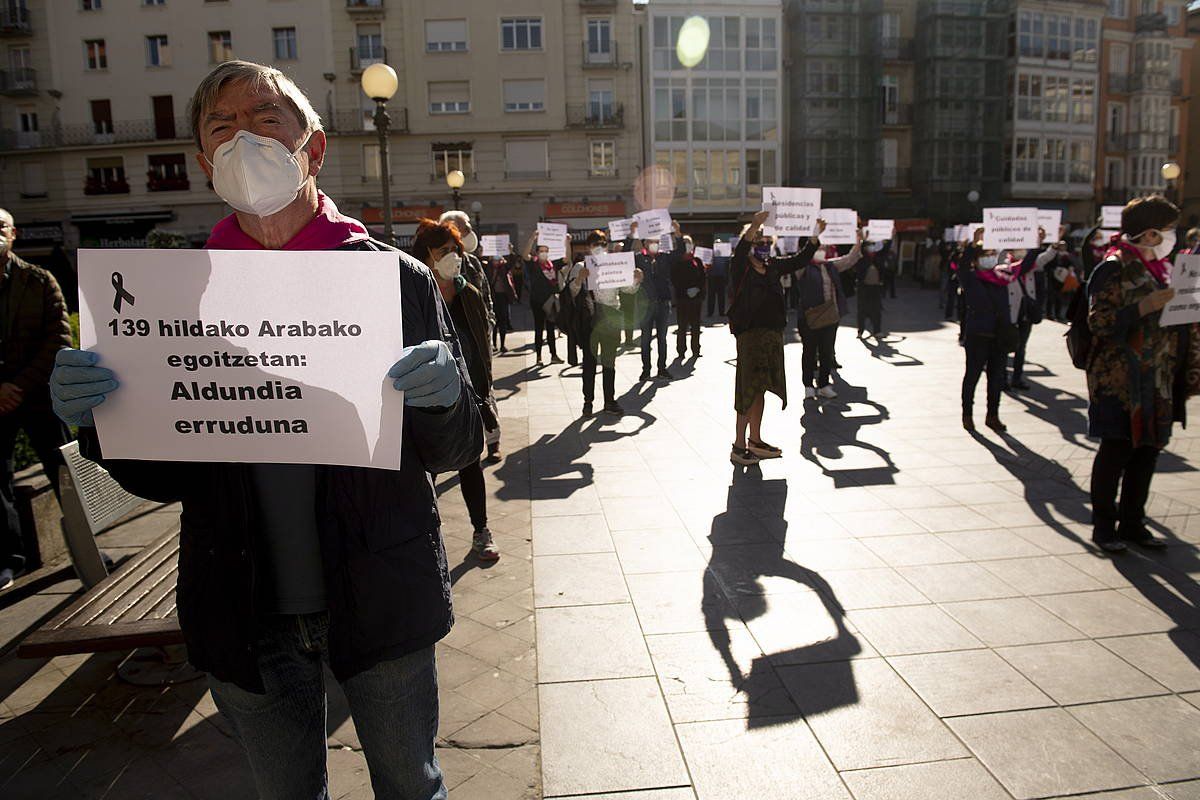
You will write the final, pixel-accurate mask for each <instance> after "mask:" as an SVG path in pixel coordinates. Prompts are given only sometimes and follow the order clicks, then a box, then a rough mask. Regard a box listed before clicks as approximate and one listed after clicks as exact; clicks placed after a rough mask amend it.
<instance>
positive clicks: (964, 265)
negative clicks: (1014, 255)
mask: <svg viewBox="0 0 1200 800" xmlns="http://www.w3.org/2000/svg"><path fill="white" fill-rule="evenodd" d="M1015 276H1016V271H1015V265H1013V264H1010V263H1009V262H1008V261H1007V258H1006V257H1005V254H1003V253H997V252H996V251H994V250H984V249H983V229H982V228H980V229H979V230H977V231H976V233H975V239H974V242H973V243H972V244H970V245H967V246H966V247H965V248H963V252H962V256H961V258H960V261H959V265H958V280H959V285H960V286H961V287H962V289H961V291H962V297H963V306H964V310H965V313H964V315H963V322H962V343H963V347H964V348H965V349H966V371H965V373H964V374H963V382H962V413H963V416H962V421H963V428H964V429H965V430H968V431H974V430H975V417H974V405H975V387H976V386H978V385H979V377H980V376H981V375H983V374H984V373H985V372H986V373H987V418H986V420H985V422H984V424H985V425H987V426H988V427H989V428H991V429H992V430H994V431H996V432H997V433H1004V432H1005V431H1006V430H1008V428H1007V427H1006V426H1005V425H1004V423H1002V422H1001V421H1000V396H1001V394H1002V393H1003V391H1004V371H1005V365H1006V364H1007V361H1008V354H1009V352H1011V351H1012V350H1013V349H1015V348H1016V339H1017V330H1016V320H1015V319H1013V316H1012V310H1011V307H1010V305H1009V301H1008V285H1009V284H1010V283H1011V282H1012V281H1013V280H1014V279H1015Z"/></svg>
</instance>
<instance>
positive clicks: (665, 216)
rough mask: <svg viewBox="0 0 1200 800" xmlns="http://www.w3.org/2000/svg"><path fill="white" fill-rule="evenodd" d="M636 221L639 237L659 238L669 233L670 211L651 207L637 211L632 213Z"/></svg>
mask: <svg viewBox="0 0 1200 800" xmlns="http://www.w3.org/2000/svg"><path fill="white" fill-rule="evenodd" d="M633 221H634V222H636V223H637V233H636V234H635V235H636V236H637V238H639V239H659V238H661V237H663V236H667V235H670V233H671V212H670V211H668V210H667V209H665V208H652V209H650V210H649V211H639V212H638V213H636V214H634V215H633Z"/></svg>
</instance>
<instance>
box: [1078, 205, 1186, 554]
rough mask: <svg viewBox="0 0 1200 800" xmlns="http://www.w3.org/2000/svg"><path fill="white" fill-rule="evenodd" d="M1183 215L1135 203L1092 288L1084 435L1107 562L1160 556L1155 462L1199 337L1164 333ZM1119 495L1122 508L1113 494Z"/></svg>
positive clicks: (1179, 406) (1180, 416) (1180, 407)
mask: <svg viewBox="0 0 1200 800" xmlns="http://www.w3.org/2000/svg"><path fill="white" fill-rule="evenodd" d="M1178 219H1179V209H1178V208H1176V206H1175V205H1174V204H1173V203H1171V202H1169V201H1168V200H1166V199H1165V198H1164V197H1162V196H1161V195H1152V196H1150V197H1145V198H1139V199H1137V200H1133V201H1131V202H1130V203H1129V204H1128V205H1126V206H1125V208H1124V210H1123V211H1122V212H1121V231H1120V238H1119V239H1118V240H1117V241H1115V242H1114V243H1113V246H1112V247H1111V248H1110V249H1109V252H1108V254H1107V256H1106V258H1105V259H1104V260H1103V261H1102V262H1101V263H1100V265H1098V267H1097V268H1096V271H1095V272H1094V273H1093V274H1092V278H1091V280H1090V281H1089V283H1088V287H1087V293H1088V306H1089V310H1088V328H1089V329H1090V330H1091V332H1092V335H1093V337H1094V338H1093V340H1092V348H1091V352H1090V357H1089V362H1088V366H1087V381H1088V434H1089V435H1091V436H1094V437H1096V438H1098V439H1100V447H1099V449H1098V450H1097V451H1096V458H1095V461H1094V462H1093V464H1092V479H1091V493H1092V539H1093V541H1095V542H1096V544H1097V545H1099V546H1100V547H1101V548H1103V549H1104V550H1106V551H1108V552H1113V553H1115V552H1120V551H1122V550H1125V549H1126V546H1127V543H1129V542H1132V543H1134V544H1138V545H1142V546H1143V547H1162V546H1164V544H1165V542H1164V541H1163V540H1162V539H1159V538H1157V537H1155V536H1153V535H1152V534H1151V533H1150V531H1149V530H1147V528H1146V524H1145V518H1146V500H1147V498H1148V497H1149V494H1150V483H1151V480H1152V479H1153V477H1154V470H1155V466H1156V465H1157V462H1158V454H1159V452H1161V450H1162V449H1163V448H1164V447H1166V446H1167V443H1168V442H1169V441H1170V438H1171V429H1172V426H1173V423H1174V422H1184V421H1185V404H1186V401H1187V399H1188V397H1191V396H1194V395H1195V394H1197V393H1200V339H1198V337H1200V327H1198V326H1196V325H1180V326H1172V327H1167V328H1165V327H1162V326H1161V325H1160V324H1159V317H1160V316H1161V312H1162V309H1163V307H1164V306H1165V305H1166V304H1167V303H1168V302H1169V301H1170V300H1171V298H1172V297H1174V296H1175V290H1174V289H1172V288H1170V287H1169V284H1170V280H1171V265H1170V262H1168V261H1167V260H1166V258H1167V256H1168V255H1169V254H1170V253H1171V250H1172V249H1173V248H1174V245H1175V226H1176V224H1177V223H1178ZM1118 488H1119V489H1120V502H1119V503H1118V500H1117V497H1118V494H1117V490H1118Z"/></svg>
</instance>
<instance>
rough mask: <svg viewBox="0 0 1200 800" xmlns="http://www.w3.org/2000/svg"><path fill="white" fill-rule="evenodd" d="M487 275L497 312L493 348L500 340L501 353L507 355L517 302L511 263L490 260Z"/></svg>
mask: <svg viewBox="0 0 1200 800" xmlns="http://www.w3.org/2000/svg"><path fill="white" fill-rule="evenodd" d="M487 275H488V284H489V285H490V286H491V289H492V308H493V309H494V310H495V312H496V324H495V325H494V326H492V348H493V349H495V348H496V345H497V340H499V348H500V352H501V353H507V352H508V348H507V347H506V346H505V344H504V338H505V336H507V335H508V334H510V333H512V330H513V326H512V305H513V303H515V302H517V286H516V284H515V283H513V269H512V263H511V261H510V260H509V259H508V258H503V257H501V258H497V257H493V258H490V259H488V265H487Z"/></svg>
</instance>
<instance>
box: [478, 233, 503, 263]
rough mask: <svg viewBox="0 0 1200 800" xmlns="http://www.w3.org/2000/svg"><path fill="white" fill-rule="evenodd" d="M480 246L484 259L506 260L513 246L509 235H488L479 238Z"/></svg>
mask: <svg viewBox="0 0 1200 800" xmlns="http://www.w3.org/2000/svg"><path fill="white" fill-rule="evenodd" d="M479 245H480V247H482V248H483V250H482V253H483V257H484V258H504V257H505V256H507V255H508V251H509V248H510V247H511V244H510V242H509V238H508V234H507V233H497V234H486V235H484V236H481V237H479Z"/></svg>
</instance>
